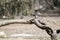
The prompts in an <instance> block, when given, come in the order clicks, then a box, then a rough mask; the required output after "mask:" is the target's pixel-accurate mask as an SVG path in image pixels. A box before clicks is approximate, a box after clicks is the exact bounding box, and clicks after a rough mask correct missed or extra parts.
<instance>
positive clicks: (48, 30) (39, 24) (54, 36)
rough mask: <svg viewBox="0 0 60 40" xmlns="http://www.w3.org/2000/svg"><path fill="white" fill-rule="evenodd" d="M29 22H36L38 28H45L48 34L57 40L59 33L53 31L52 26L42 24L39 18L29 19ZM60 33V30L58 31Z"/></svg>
mask: <svg viewBox="0 0 60 40" xmlns="http://www.w3.org/2000/svg"><path fill="white" fill-rule="evenodd" d="M29 22H30V23H31V24H35V25H36V26H37V27H38V28H40V29H42V30H45V31H46V32H47V34H48V35H49V36H50V37H51V40H57V33H56V32H54V31H53V29H52V28H50V27H49V26H46V24H44V23H43V24H44V25H43V24H41V23H40V21H39V20H38V19H31V20H29ZM58 33H59V32H58Z"/></svg>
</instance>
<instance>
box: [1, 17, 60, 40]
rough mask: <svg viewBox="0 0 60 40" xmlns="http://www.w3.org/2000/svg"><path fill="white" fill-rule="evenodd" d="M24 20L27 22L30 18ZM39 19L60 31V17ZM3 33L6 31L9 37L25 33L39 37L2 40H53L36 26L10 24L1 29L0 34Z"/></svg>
mask: <svg viewBox="0 0 60 40" xmlns="http://www.w3.org/2000/svg"><path fill="white" fill-rule="evenodd" d="M24 19H25V20H27V19H30V18H27V17H25V18H24ZM39 19H40V20H41V22H45V23H46V24H47V26H49V27H51V28H52V29H53V30H54V31H56V30H57V29H60V17H40V18H39ZM1 21H2V20H1ZM3 21H4V20H3ZM3 21H2V22H3ZM1 31H4V32H5V33H6V34H7V35H8V36H10V35H12V34H23V33H24V34H32V35H37V36H36V37H15V38H12V37H8V38H0V40H51V39H50V36H49V35H48V34H47V33H46V32H45V31H44V30H41V29H39V28H38V27H37V26H35V25H34V24H10V25H7V26H3V27H0V32H1ZM57 38H58V40H59V39H60V34H58V37H57Z"/></svg>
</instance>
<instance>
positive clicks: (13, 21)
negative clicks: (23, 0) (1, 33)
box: [0, 19, 29, 27]
mask: <svg viewBox="0 0 60 40" xmlns="http://www.w3.org/2000/svg"><path fill="white" fill-rule="evenodd" d="M15 23H20V24H29V23H28V22H27V21H26V20H23V19H20V20H4V21H1V22H0V27H2V26H6V25H9V24H15Z"/></svg>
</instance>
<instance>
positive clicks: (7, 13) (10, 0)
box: [0, 0, 60, 19]
mask: <svg viewBox="0 0 60 40" xmlns="http://www.w3.org/2000/svg"><path fill="white" fill-rule="evenodd" d="M35 14H36V15H39V16H51V17H52V16H60V0H0V19H14V18H23V16H33V15H35Z"/></svg>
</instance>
